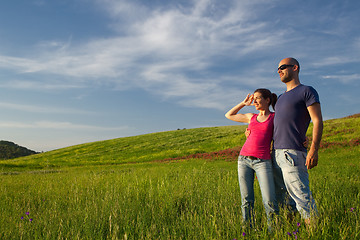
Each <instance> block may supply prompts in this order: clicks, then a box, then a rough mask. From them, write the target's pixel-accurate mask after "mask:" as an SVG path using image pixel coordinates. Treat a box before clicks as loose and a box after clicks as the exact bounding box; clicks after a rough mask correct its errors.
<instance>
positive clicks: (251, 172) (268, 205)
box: [238, 155, 278, 224]
mask: <svg viewBox="0 0 360 240" xmlns="http://www.w3.org/2000/svg"><path fill="white" fill-rule="evenodd" d="M255 173H256V176H257V179H258V181H259V186H260V190H261V195H262V202H263V204H264V208H265V212H266V215H267V219H268V224H270V221H271V215H272V214H274V213H276V214H277V213H278V206H277V202H276V197H275V185H274V177H273V172H272V163H271V160H263V159H256V160H251V159H250V158H249V157H245V156H241V155H240V156H239V158H238V175H239V185H240V193H241V203H242V205H241V211H242V215H243V219H244V221H246V222H250V223H251V221H252V215H253V209H254V200H255V199H254V177H255Z"/></svg>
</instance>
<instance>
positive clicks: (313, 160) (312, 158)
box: [305, 149, 319, 169]
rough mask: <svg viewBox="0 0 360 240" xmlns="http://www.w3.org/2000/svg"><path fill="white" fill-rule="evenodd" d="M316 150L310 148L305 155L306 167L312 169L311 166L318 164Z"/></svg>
mask: <svg viewBox="0 0 360 240" xmlns="http://www.w3.org/2000/svg"><path fill="white" fill-rule="evenodd" d="M318 159H319V156H318V152H317V151H315V150H312V149H310V151H309V152H308V154H307V157H306V163H305V165H306V166H307V169H312V168H313V167H316V166H317V165H318Z"/></svg>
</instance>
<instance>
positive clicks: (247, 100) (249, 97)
mask: <svg viewBox="0 0 360 240" xmlns="http://www.w3.org/2000/svg"><path fill="white" fill-rule="evenodd" d="M253 101H254V94H250V93H249V94H248V95H247V96H246V98H245V99H244V101H243V103H244V104H245V105H246V106H250V105H252V102H253Z"/></svg>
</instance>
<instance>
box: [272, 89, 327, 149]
mask: <svg viewBox="0 0 360 240" xmlns="http://www.w3.org/2000/svg"><path fill="white" fill-rule="evenodd" d="M314 103H320V100H319V95H318V93H317V92H316V90H315V89H314V88H313V87H310V86H305V85H302V84H300V85H299V86H297V87H295V88H294V89H292V90H290V91H288V92H285V93H283V94H281V95H280V96H279V98H278V101H277V102H276V105H275V118H274V148H275V149H296V150H300V151H306V148H305V147H304V145H303V144H304V142H305V135H306V131H307V129H308V127H309V123H310V120H311V118H310V115H309V112H308V110H307V107H309V106H310V105H312V104H314Z"/></svg>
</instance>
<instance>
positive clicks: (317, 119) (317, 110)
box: [305, 103, 323, 169]
mask: <svg viewBox="0 0 360 240" xmlns="http://www.w3.org/2000/svg"><path fill="white" fill-rule="evenodd" d="M307 109H308V111H309V114H310V117H311V121H312V122H313V125H314V126H313V132H312V142H311V146H310V150H309V152H308V154H307V158H306V164H305V165H306V166H307V169H311V168H313V167H316V166H317V164H318V158H319V157H318V150H319V148H320V141H321V137H322V132H323V120H322V114H321V107H320V103H314V104H312V105H311V106H309V107H308V108H307Z"/></svg>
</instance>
